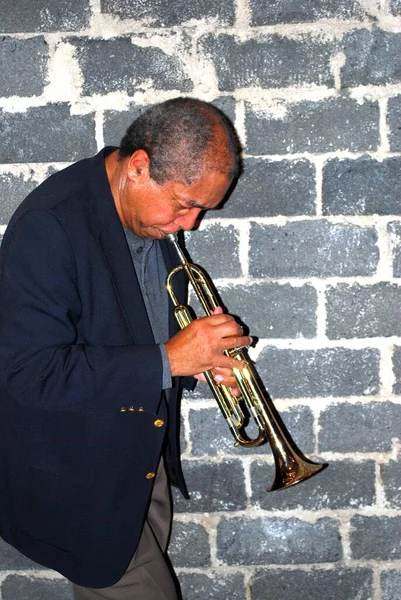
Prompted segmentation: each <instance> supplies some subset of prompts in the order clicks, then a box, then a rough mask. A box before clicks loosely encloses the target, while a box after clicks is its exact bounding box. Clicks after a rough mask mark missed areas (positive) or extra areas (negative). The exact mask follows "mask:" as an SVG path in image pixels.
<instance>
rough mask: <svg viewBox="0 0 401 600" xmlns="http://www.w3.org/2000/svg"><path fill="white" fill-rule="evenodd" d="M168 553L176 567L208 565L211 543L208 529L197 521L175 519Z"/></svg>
mask: <svg viewBox="0 0 401 600" xmlns="http://www.w3.org/2000/svg"><path fill="white" fill-rule="evenodd" d="M168 553H169V557H170V558H171V560H172V562H173V564H174V566H175V567H208V566H209V565H210V545H209V536H208V533H207V531H206V529H205V528H204V527H203V525H198V524H197V523H180V522H179V521H175V522H174V523H173V530H172V534H171V541H170V545H169V550H168Z"/></svg>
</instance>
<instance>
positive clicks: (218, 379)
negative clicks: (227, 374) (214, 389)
mask: <svg viewBox="0 0 401 600" xmlns="http://www.w3.org/2000/svg"><path fill="white" fill-rule="evenodd" d="M223 379H224V378H223V376H222V375H216V377H215V380H216V381H218V382H219V383H221V382H222V381H223Z"/></svg>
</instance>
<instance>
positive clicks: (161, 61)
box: [70, 37, 193, 96]
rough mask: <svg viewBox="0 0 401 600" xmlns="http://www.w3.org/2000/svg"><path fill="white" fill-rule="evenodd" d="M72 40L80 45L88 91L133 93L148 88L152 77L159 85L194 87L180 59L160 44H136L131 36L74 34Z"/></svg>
mask: <svg viewBox="0 0 401 600" xmlns="http://www.w3.org/2000/svg"><path fill="white" fill-rule="evenodd" d="M70 42H71V43H72V44H73V45H74V46H75V48H76V55H77V58H78V61H79V65H80V68H81V71H82V76H83V86H82V89H83V93H84V94H85V95H89V96H90V95H92V94H107V93H109V92H117V91H118V92H120V91H125V92H127V93H128V94H133V93H134V92H136V91H138V90H141V89H142V90H145V89H147V88H148V86H149V80H151V81H152V87H154V88H155V89H163V90H179V91H181V92H190V91H191V90H192V87H193V85H192V82H191V80H190V79H189V78H188V77H187V76H186V74H185V73H184V72H183V70H182V68H181V66H180V63H179V61H178V60H177V59H176V58H175V57H172V56H168V55H167V54H166V53H165V52H163V51H162V50H161V49H160V48H155V47H141V46H135V45H134V44H132V43H131V39H130V38H128V37H120V38H114V39H109V40H101V39H89V40H88V39H85V40H84V39H78V38H73V39H71V40H70ZM121 57H124V60H121Z"/></svg>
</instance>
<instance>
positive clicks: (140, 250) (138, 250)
mask: <svg viewBox="0 0 401 600" xmlns="http://www.w3.org/2000/svg"><path fill="white" fill-rule="evenodd" d="M141 252H143V246H139V248H137V249H136V253H137V254H141Z"/></svg>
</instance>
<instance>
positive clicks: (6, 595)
mask: <svg viewBox="0 0 401 600" xmlns="http://www.w3.org/2000/svg"><path fill="white" fill-rule="evenodd" d="M1 597H2V600H16V599H17V598H18V600H55V598H57V600H72V594H71V588H70V585H69V583H68V582H67V581H58V580H56V581H51V580H50V581H49V580H47V579H29V578H27V577H23V576H21V575H8V576H7V577H6V578H5V580H4V581H3V585H2V587H1Z"/></svg>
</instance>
